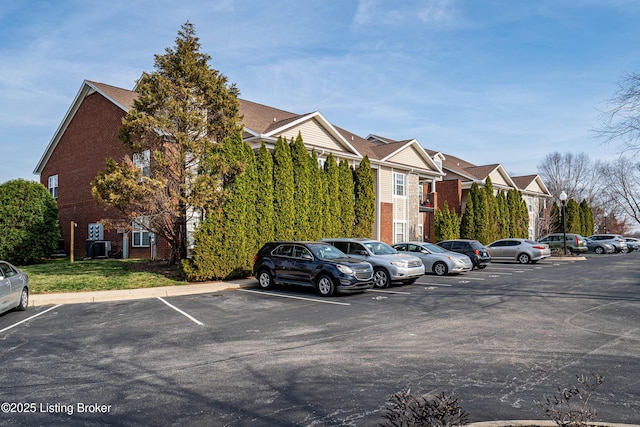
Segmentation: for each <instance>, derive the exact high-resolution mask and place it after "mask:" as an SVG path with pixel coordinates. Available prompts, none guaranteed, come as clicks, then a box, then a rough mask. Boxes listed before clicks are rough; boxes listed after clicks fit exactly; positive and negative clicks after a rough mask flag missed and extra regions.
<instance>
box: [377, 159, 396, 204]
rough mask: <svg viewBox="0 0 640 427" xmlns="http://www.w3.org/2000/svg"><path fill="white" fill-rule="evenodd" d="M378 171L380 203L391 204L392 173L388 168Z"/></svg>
mask: <svg viewBox="0 0 640 427" xmlns="http://www.w3.org/2000/svg"><path fill="white" fill-rule="evenodd" d="M379 171H380V191H381V194H380V202H382V203H393V172H392V171H391V169H388V168H381V169H379Z"/></svg>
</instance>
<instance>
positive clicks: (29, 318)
mask: <svg viewBox="0 0 640 427" xmlns="http://www.w3.org/2000/svg"><path fill="white" fill-rule="evenodd" d="M61 305H62V304H58V305H54V306H53V307H51V308H48V309H46V310H45V311H41V312H40V313H38V314H34V315H33V316H31V317H28V318H26V319H24V320H21V321H19V322H18V323H14V324H13V325H11V326H7V327H6V328H4V329H2V330H0V334H1V333H3V332H4V331H8V330H9V329H11V328H15V327H16V326H18V325H20V324H22V323H24V322H28V321H29V320H31V319H35V318H36V317H38V316H42V315H43V314H45V313H46V312H48V311H51V310H54V309H56V308H58V307H60V306H61Z"/></svg>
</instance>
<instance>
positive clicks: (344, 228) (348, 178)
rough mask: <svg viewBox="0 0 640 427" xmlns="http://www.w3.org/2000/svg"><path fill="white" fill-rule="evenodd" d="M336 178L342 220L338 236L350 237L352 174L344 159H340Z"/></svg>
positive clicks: (351, 229) (352, 208) (351, 227)
mask: <svg viewBox="0 0 640 427" xmlns="http://www.w3.org/2000/svg"><path fill="white" fill-rule="evenodd" d="M338 175H339V176H338V178H339V181H340V184H339V186H340V195H339V196H340V212H341V213H342V220H341V223H340V236H344V237H351V235H352V233H353V224H354V221H355V213H354V191H355V186H354V182H353V180H354V174H353V169H352V168H351V166H349V163H348V162H347V161H346V160H341V161H340V164H339V165H338Z"/></svg>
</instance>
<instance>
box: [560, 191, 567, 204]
mask: <svg viewBox="0 0 640 427" xmlns="http://www.w3.org/2000/svg"><path fill="white" fill-rule="evenodd" d="M559 198H560V201H561V202H562V203H564V202H566V201H567V193H565V192H564V190H562V193H560V196H559Z"/></svg>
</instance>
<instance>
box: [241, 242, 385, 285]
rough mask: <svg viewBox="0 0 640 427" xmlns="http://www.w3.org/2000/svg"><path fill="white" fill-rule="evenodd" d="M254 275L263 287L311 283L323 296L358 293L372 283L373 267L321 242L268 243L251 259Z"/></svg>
mask: <svg viewBox="0 0 640 427" xmlns="http://www.w3.org/2000/svg"><path fill="white" fill-rule="evenodd" d="M253 275H254V276H255V277H256V278H257V279H258V284H259V285H260V287H261V288H262V289H269V288H271V287H272V286H273V285H274V284H276V283H280V284H286V285H302V286H313V287H315V288H316V290H317V291H318V293H319V294H320V295H322V296H331V295H333V294H334V293H336V292H358V291H364V290H366V289H369V288H371V287H372V286H373V267H372V266H371V264H369V263H368V262H363V261H358V260H354V259H353V258H349V257H347V255H345V254H344V253H342V252H341V251H340V250H339V249H337V248H336V247H335V246H332V245H330V244H328V243H320V242H270V243H267V244H265V245H264V246H263V247H262V249H260V251H258V254H257V255H256V257H255V259H254V264H253Z"/></svg>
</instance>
